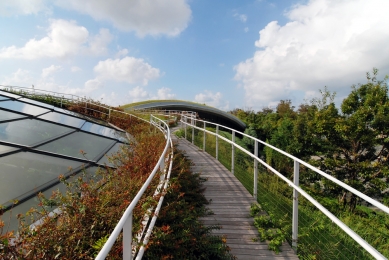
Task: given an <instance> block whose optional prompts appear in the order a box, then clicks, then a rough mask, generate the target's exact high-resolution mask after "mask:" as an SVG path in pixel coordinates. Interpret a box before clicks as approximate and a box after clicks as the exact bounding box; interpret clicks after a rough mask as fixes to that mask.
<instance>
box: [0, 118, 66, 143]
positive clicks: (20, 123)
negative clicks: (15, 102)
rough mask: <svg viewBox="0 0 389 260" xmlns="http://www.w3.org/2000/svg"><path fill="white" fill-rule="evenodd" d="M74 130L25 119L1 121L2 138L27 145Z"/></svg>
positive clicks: (0, 136)
mask: <svg viewBox="0 0 389 260" xmlns="http://www.w3.org/2000/svg"><path fill="white" fill-rule="evenodd" d="M71 131H74V130H73V129H72V128H69V127H64V126H60V125H56V124H51V123H47V122H43V121H40V120H36V119H25V120H17V121H11V122H7V123H0V140H1V141H4V142H10V143H15V144H20V145H25V146H32V145H33V144H38V143H40V142H43V141H47V140H49V139H52V138H54V137H57V136H61V135H63V134H66V133H70V132H71Z"/></svg>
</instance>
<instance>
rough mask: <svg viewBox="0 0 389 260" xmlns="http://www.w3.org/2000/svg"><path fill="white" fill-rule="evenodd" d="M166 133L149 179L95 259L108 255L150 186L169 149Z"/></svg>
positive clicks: (100, 259)
mask: <svg viewBox="0 0 389 260" xmlns="http://www.w3.org/2000/svg"><path fill="white" fill-rule="evenodd" d="M167 132H168V133H167V135H168V136H169V139H168V141H167V142H166V146H165V149H164V150H163V153H162V155H161V157H160V158H159V160H158V163H157V164H156V165H155V167H154V169H153V171H152V172H151V174H150V175H149V177H148V178H147V180H146V181H145V183H144V184H143V186H142V188H141V189H140V190H139V192H138V193H137V194H136V196H135V198H134V199H133V200H132V201H131V203H130V205H129V206H128V207H127V209H126V210H125V211H124V214H123V216H122V217H121V218H120V220H119V222H118V224H117V225H116V227H115V229H114V230H113V232H112V233H111V235H110V236H109V238H108V240H107V242H106V243H105V244H104V246H103V248H102V249H101V250H100V252H99V254H98V255H97V257H96V258H95V259H97V260H102V259H105V257H106V256H107V255H108V253H109V251H110V250H111V248H112V246H113V244H114V243H115V241H116V239H117V237H118V236H119V234H120V232H121V231H122V229H123V226H124V224H125V222H126V220H127V218H129V217H130V215H131V214H132V211H133V210H134V208H135V206H136V204H137V203H138V201H139V200H140V198H141V197H142V195H143V193H144V192H145V191H146V189H147V187H148V186H149V185H150V183H151V181H152V179H153V178H154V176H155V174H156V173H157V171H158V169H159V165H160V164H161V163H162V162H163V160H164V159H165V155H166V152H167V150H168V148H169V144H170V129H169V128H167ZM131 232H132V231H131ZM131 250H132V249H131ZM126 260H127V259H126Z"/></svg>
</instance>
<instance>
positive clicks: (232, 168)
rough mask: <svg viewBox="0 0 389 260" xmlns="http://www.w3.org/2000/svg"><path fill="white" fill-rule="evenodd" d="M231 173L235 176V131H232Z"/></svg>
mask: <svg viewBox="0 0 389 260" xmlns="http://www.w3.org/2000/svg"><path fill="white" fill-rule="evenodd" d="M231 146H232V147H231V148H232V149H231V173H232V174H235V131H232V144H231Z"/></svg>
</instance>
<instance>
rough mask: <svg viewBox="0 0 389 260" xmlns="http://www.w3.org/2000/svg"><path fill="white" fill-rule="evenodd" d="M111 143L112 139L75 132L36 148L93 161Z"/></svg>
mask: <svg viewBox="0 0 389 260" xmlns="http://www.w3.org/2000/svg"><path fill="white" fill-rule="evenodd" d="M113 143H114V141H112V140H110V139H107V138H102V137H99V136H95V135H90V134H87V133H82V132H76V133H73V134H70V135H67V136H65V137H62V138H60V139H58V140H55V141H53V142H51V143H48V144H44V145H42V146H39V147H38V148H37V149H39V150H43V151H48V152H52V153H57V154H63V155H68V156H72V157H76V158H81V159H87V160H92V161H94V160H95V158H96V157H97V156H98V155H101V154H103V153H105V152H106V150H107V149H108V148H109V147H110V146H111V145H112V144H113ZM82 153H84V155H83V154H82Z"/></svg>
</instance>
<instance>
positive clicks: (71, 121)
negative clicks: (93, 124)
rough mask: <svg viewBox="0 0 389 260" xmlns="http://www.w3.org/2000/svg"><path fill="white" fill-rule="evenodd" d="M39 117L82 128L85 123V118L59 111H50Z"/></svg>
mask: <svg viewBox="0 0 389 260" xmlns="http://www.w3.org/2000/svg"><path fill="white" fill-rule="evenodd" d="M38 118H42V119H45V120H48V121H51V122H55V123H59V124H63V125H68V126H72V127H76V128H80V127H81V126H82V125H83V124H84V123H85V120H83V119H80V118H77V117H72V116H68V115H64V114H61V113H57V112H50V113H47V114H44V115H41V116H39V117H38Z"/></svg>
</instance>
